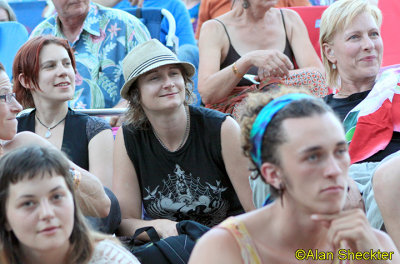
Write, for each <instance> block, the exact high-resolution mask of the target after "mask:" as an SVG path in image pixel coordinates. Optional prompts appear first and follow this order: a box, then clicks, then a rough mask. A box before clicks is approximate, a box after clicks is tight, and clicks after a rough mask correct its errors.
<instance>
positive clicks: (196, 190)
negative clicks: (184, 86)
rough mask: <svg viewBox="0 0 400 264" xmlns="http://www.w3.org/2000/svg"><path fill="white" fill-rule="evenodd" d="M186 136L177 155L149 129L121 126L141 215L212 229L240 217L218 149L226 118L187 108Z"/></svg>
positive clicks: (202, 110)
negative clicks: (143, 211) (188, 222)
mask: <svg viewBox="0 0 400 264" xmlns="http://www.w3.org/2000/svg"><path fill="white" fill-rule="evenodd" d="M189 109H190V133H189V136H188V139H187V141H186V143H185V144H184V145H183V147H182V148H181V149H179V150H178V151H176V152H169V151H168V150H166V149H165V148H164V147H162V146H161V144H160V143H159V141H158V140H157V139H156V137H155V136H154V133H153V132H152V130H151V129H148V130H141V129H134V128H133V127H132V126H131V125H123V127H122V128H123V132H124V140H125V148H126V150H127V153H128V156H129V158H130V159H131V161H132V163H133V165H134V167H135V170H136V174H137V177H138V181H139V187H140V192H141V197H142V203H143V207H144V209H145V216H148V217H149V218H151V219H161V218H163V219H170V220H174V221H181V220H194V221H197V222H199V223H201V224H204V225H207V226H210V227H211V226H214V225H217V224H219V223H220V222H222V221H223V220H224V219H226V218H227V217H229V216H232V215H237V214H240V213H243V208H242V206H241V204H240V202H239V199H238V197H237V195H236V193H235V190H234V188H233V186H232V183H231V181H230V179H229V176H228V173H227V172H226V169H225V163H224V160H223V158H222V150H221V125H222V123H223V121H224V120H225V119H226V115H225V114H223V113H220V112H218V111H215V110H211V109H206V108H200V107H192V106H190V107H189Z"/></svg>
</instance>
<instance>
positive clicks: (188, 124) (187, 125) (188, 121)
mask: <svg viewBox="0 0 400 264" xmlns="http://www.w3.org/2000/svg"><path fill="white" fill-rule="evenodd" d="M184 109H185V114H186V129H185V134H184V135H183V139H182V141H181V143H180V144H179V146H178V148H177V149H175V150H174V151H170V150H169V149H168V148H167V146H165V145H164V143H163V142H162V140H161V139H160V137H159V136H158V134H157V132H156V131H155V130H154V128H153V129H152V130H153V134H154V136H155V137H156V139H157V140H158V142H160V144H161V146H162V147H163V148H164V149H166V150H167V151H169V152H176V151H178V150H180V149H181V148H182V147H183V145H184V144H185V140H186V138H187V136H188V135H189V129H190V119H189V113H188V111H187V110H186V107H184Z"/></svg>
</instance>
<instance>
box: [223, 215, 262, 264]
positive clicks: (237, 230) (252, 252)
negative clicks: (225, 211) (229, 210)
mask: <svg viewBox="0 0 400 264" xmlns="http://www.w3.org/2000/svg"><path fill="white" fill-rule="evenodd" d="M218 227H220V228H223V229H225V230H227V231H229V232H230V233H231V234H232V235H233V237H234V238H235V240H236V242H237V243H238V245H239V247H240V251H241V255H242V258H243V263H245V264H261V259H260V256H259V255H258V253H257V249H256V246H255V245H254V243H253V240H252V239H251V237H250V234H249V232H248V231H247V228H246V226H245V225H244V223H243V222H241V221H239V220H237V218H235V217H229V218H228V219H227V220H225V221H224V222H222V223H221V224H220V225H219V226H218Z"/></svg>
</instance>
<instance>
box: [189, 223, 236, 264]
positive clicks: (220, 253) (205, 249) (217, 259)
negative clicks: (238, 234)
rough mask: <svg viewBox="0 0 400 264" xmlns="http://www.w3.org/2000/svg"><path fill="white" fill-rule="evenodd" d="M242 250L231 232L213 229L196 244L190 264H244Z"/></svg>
mask: <svg viewBox="0 0 400 264" xmlns="http://www.w3.org/2000/svg"><path fill="white" fill-rule="evenodd" d="M240 252H241V251H240V248H239V245H238V244H237V242H236V240H235V238H234V237H233V236H232V235H231V234H230V232H229V231H228V230H226V229H223V228H219V227H217V228H213V229H211V230H210V231H208V232H207V233H206V234H204V235H203V236H202V237H201V238H200V240H199V241H198V242H197V243H196V246H195V248H194V250H193V252H192V254H191V257H190V261H189V264H196V263H210V264H213V263H233V264H235V263H242V257H241V254H240Z"/></svg>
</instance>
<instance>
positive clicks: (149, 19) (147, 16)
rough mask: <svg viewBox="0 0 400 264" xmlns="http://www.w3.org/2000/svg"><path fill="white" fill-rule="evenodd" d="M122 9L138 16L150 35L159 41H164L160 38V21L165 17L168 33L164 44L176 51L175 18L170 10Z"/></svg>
mask: <svg viewBox="0 0 400 264" xmlns="http://www.w3.org/2000/svg"><path fill="white" fill-rule="evenodd" d="M123 10H124V11H126V12H128V13H130V14H132V15H134V16H136V17H137V18H139V19H140V20H141V21H142V22H143V24H145V25H146V27H147V29H148V30H149V32H150V35H151V37H152V38H155V39H158V40H160V41H161V42H164V40H162V39H161V21H162V19H163V17H165V18H166V19H167V21H168V25H169V29H168V34H167V35H166V36H165V38H166V39H165V41H166V44H165V46H167V47H168V48H170V49H171V50H172V51H173V52H175V51H176V48H177V47H178V38H177V37H176V35H175V32H176V23H175V18H174V16H173V15H172V14H171V12H169V11H168V10H167V9H164V8H163V9H159V8H137V7H132V8H124V9H123Z"/></svg>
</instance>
